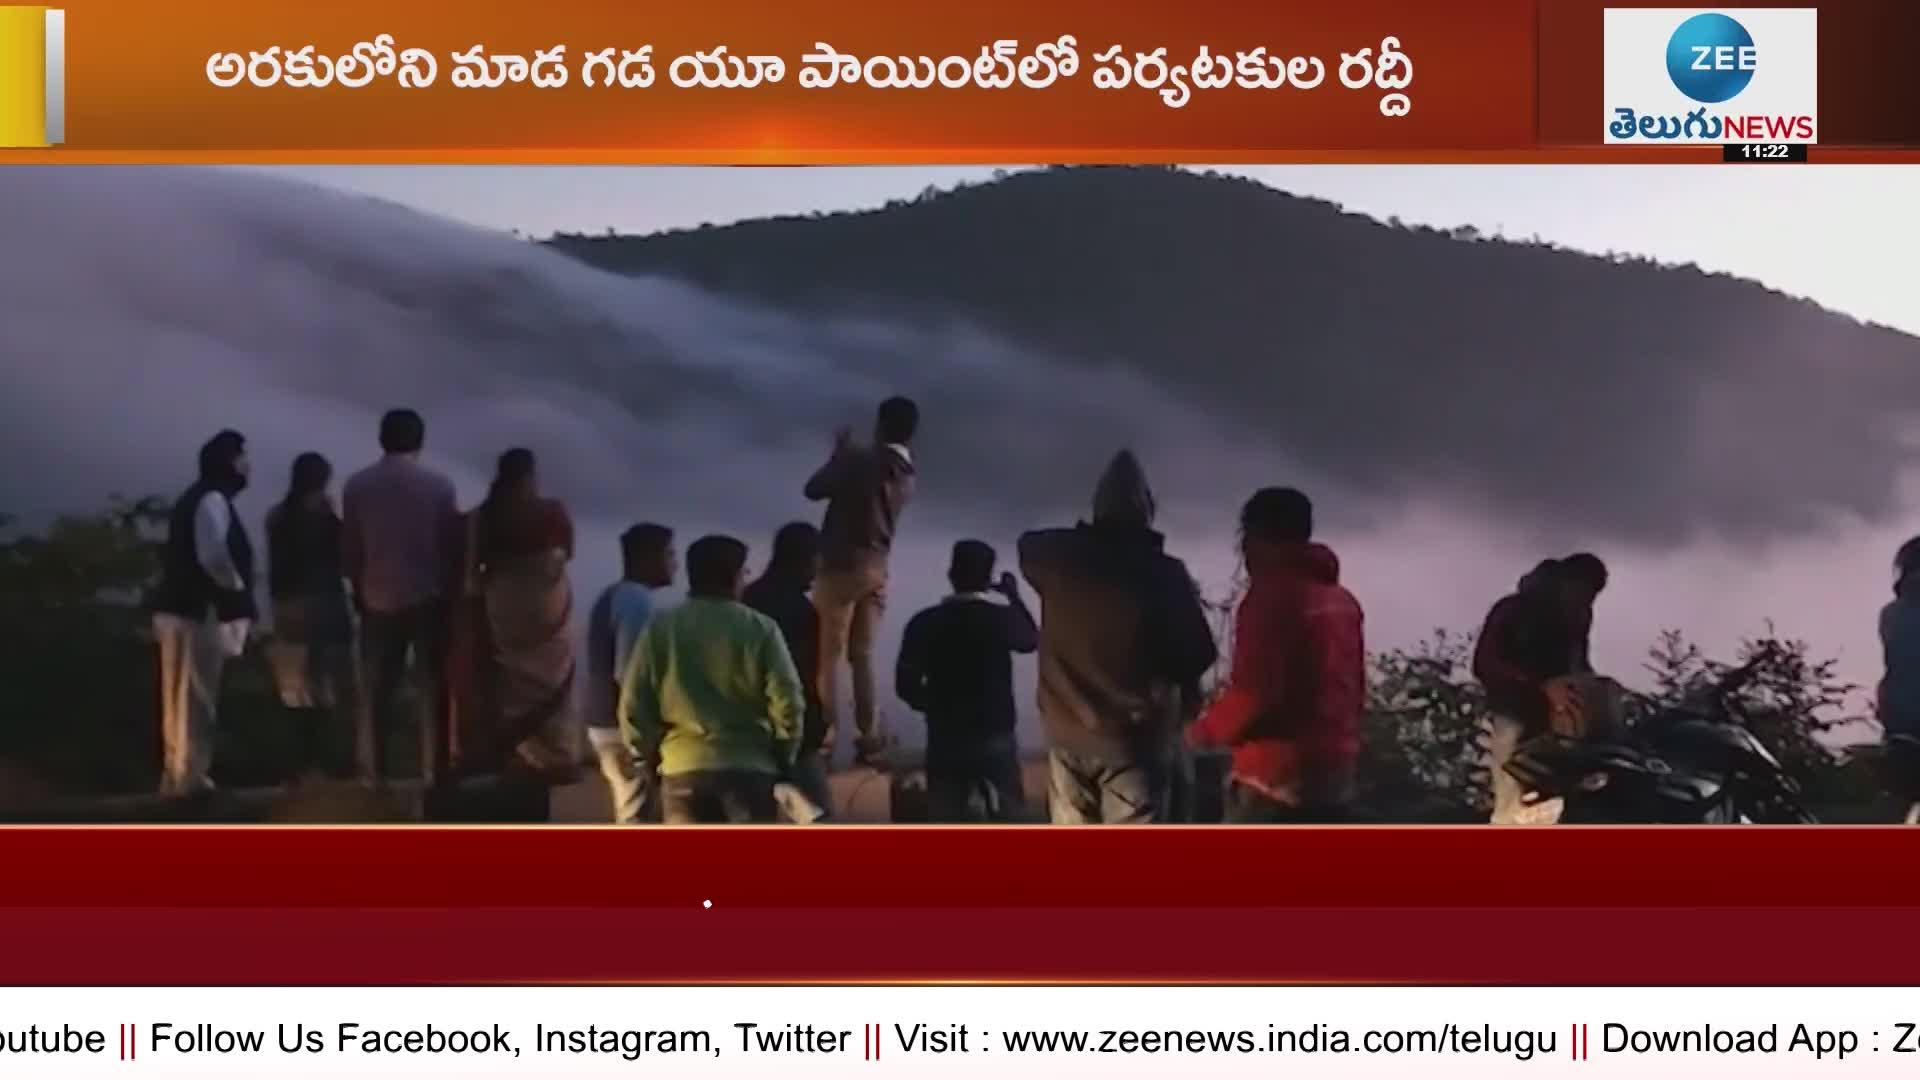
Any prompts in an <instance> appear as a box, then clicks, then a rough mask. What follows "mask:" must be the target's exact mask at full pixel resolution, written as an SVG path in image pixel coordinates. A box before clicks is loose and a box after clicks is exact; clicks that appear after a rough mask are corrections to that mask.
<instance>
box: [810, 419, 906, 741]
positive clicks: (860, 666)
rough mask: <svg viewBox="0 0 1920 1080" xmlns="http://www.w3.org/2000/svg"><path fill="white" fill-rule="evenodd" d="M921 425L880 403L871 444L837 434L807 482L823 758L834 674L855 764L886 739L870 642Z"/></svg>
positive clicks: (830, 735)
mask: <svg viewBox="0 0 1920 1080" xmlns="http://www.w3.org/2000/svg"><path fill="white" fill-rule="evenodd" d="M919 427H920V409H919V406H917V405H915V404H914V403H913V402H912V401H910V400H908V399H906V398H903V397H895V398H889V399H887V400H886V401H884V402H882V403H881V405H880V410H879V415H878V418H877V420H876V423H875V425H874V445H872V446H870V447H868V446H859V445H856V444H855V443H854V442H853V437H852V433H851V432H849V431H846V430H844V429H843V430H842V431H840V432H839V434H838V435H837V436H835V439H834V445H833V456H832V457H831V458H830V459H829V460H828V461H827V463H826V464H825V465H823V466H821V467H820V470H819V471H818V472H816V473H814V474H813V476H812V478H811V479H809V480H808V481H807V486H806V496H807V498H809V499H811V500H813V501H815V502H822V501H824V502H826V504H827V512H826V517H825V521H824V523H823V524H822V525H821V527H820V554H821V572H820V579H819V581H818V582H817V583H816V585H815V588H814V594H813V599H814V603H815V604H816V605H817V606H818V607H819V610H820V657H819V663H818V665H817V667H816V670H815V672H814V673H813V675H814V678H815V679H816V681H817V682H818V693H819V696H820V702H821V709H822V711H823V712H824V714H825V716H826V752H827V753H828V754H829V755H830V754H831V753H832V749H833V745H834V736H835V733H836V731H837V730H838V726H839V722H840V719H841V717H840V709H839V701H840V695H839V690H838V687H839V675H840V667H841V665H842V664H845V665H846V666H847V667H848V668H849V669H850V670H851V671H852V677H853V721H854V726H855V729H856V734H855V738H854V761H855V763H856V764H858V765H863V766H875V767H877V766H879V765H880V764H882V754H883V752H884V751H885V750H886V747H887V739H886V736H885V734H884V733H883V732H881V731H880V729H879V724H878V713H877V705H876V701H875V690H874V674H873V644H874V637H875V635H876V634H877V633H878V631H879V626H880V620H881V618H882V616H883V615H884V614H885V612H886V604H887V558H888V556H889V554H890V553H891V552H892V549H893V540H894V534H895V532H896V531H897V530H898V528H899V525H900V515H901V513H902V512H903V511H904V510H905V509H906V505H907V502H908V500H910V499H911V498H912V496H913V486H914V461H913V451H912V450H911V449H910V447H911V445H912V443H913V439H914V435H915V434H916V433H917V432H918V430H919Z"/></svg>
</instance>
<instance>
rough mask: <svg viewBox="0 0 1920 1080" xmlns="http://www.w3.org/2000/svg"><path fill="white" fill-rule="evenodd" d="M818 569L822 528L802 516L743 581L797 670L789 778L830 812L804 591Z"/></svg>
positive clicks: (815, 649) (809, 608) (816, 662)
mask: <svg viewBox="0 0 1920 1080" xmlns="http://www.w3.org/2000/svg"><path fill="white" fill-rule="evenodd" d="M819 570H820V530H818V529H816V528H814V527H813V526H812V525H809V524H807V523H806V522H804V521H795V522H792V523H789V524H787V525H784V526H782V527H781V528H780V531H779V532H777V533H775V534H774V537H773V555H772V556H771V557H770V558H769V559H768V560H767V569H766V571H765V572H764V573H762V574H761V575H760V577H759V579H758V580H756V581H755V582H754V583H753V584H751V585H749V586H747V591H746V593H745V595H744V599H745V601H746V605H747V606H748V607H750V608H752V609H753V610H755V611H757V612H759V613H760V614H762V615H765V616H766V617H767V618H769V619H772V620H773V621H774V623H775V625H777V626H779V627H780V635H781V636H782V637H783V638H785V639H786V642H787V652H788V653H789V654H790V655H791V656H792V657H793V665H794V667H795V668H796V669H798V670H799V671H800V673H801V682H802V683H803V684H804V686H803V693H804V695H805V697H806V705H807V711H806V718H805V720H804V721H803V722H802V724H801V731H800V749H799V754H798V756H797V757H796V759H795V761H794V764H793V770H792V772H791V773H790V774H789V779H790V780H791V781H792V783H793V785H794V786H795V787H797V788H799V789H800V793H801V794H803V795H805V796H806V797H807V799H808V800H809V801H811V802H812V803H813V805H814V807H815V808H816V809H818V810H819V811H821V813H822V815H823V816H831V810H832V806H833V790H832V788H831V787H830V786H829V784H828V782H827V762H826V756H827V754H826V741H827V724H826V714H825V712H824V710H823V709H822V708H821V705H820V690H819V683H818V681H817V680H815V679H812V678H809V677H808V676H809V674H811V673H813V672H817V671H818V670H819V666H820V612H819V609H817V608H815V607H814V605H813V599H812V597H811V596H809V595H808V594H809V593H810V592H812V590H813V584H814V580H815V578H816V577H817V576H818V574H819Z"/></svg>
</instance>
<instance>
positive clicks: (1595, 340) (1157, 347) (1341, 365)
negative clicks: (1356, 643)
mask: <svg viewBox="0 0 1920 1080" xmlns="http://www.w3.org/2000/svg"><path fill="white" fill-rule="evenodd" d="M550 243H551V245H552V246H553V247H554V248H555V249H557V250H559V251H562V252H565V253H567V254H569V255H572V256H574V257H576V258H578V259H581V260H583V261H585V262H587V263H589V264H592V265H594V266H597V267H601V268H604V269H608V270H612V271H616V272H619V273H623V274H647V275H666V276H672V277H676V278H681V279H686V280H690V281H692V282H695V283H698V284H700V285H702V286H704V287H707V288H709V289H712V290H715V291H718V292H722V293H727V294H732V295H736V296H742V297H749V298H753V299H756V300H760V301H765V302H771V303H774V304H777V305H779V306H781V307H784V308H786V309H789V310H791V311H799V312H803V313H808V312H820V313H827V312H831V313H836V314H847V313H854V314H858V313H872V314H876V315H879V314H884V315H886V316H887V317H890V318H895V319H898V318H907V319H918V320H923V321H936V322H937V321H941V320H955V319H958V320H964V321H966V322H969V323H973V324H978V325H980V326H983V327H986V328H989V329H991V330H993V331H996V332H998V333H1000V334H1003V335H1005V336H1007V337H1010V338H1012V339H1015V340H1017V341H1020V342H1023V343H1027V344H1030V345H1034V346H1039V347H1041V348H1044V349H1046V350H1049V351H1051V352H1053V353H1055V354H1058V355H1059V356H1062V357H1065V358H1069V359H1073V360H1077V361H1080V362H1083V363H1087V364H1092V365H1109V364H1112V365H1119V366H1121V367H1122V368H1124V369H1126V370H1129V371H1131V372H1134V373H1137V374H1140V375H1143V376H1145V377H1147V378H1149V379H1151V380H1153V381H1154V382H1155V383H1157V384H1159V385H1161V386H1163V387H1165V388H1166V390H1167V392H1168V393H1170V394H1172V395H1174V396H1176V397H1179V398H1181V399H1183V400H1187V401H1190V402H1192V403H1195V404H1198V405H1201V406H1203V407H1205V408H1208V409H1210V410H1219V411H1221V412H1222V414H1223V415H1228V416H1232V417H1233V418H1235V419H1237V420H1241V421H1248V422H1252V423H1253V424H1255V425H1257V426H1258V427H1259V428H1260V429H1261V430H1265V431H1271V432H1272V433H1273V436H1274V439H1275V440H1276V442H1277V443H1278V444H1279V445H1281V446H1283V447H1284V448H1286V449H1287V450H1289V451H1291V452H1294V453H1297V454H1298V455H1300V457H1301V458H1302V459H1303V460H1304V461H1306V462H1307V463H1309V464H1310V465H1312V466H1313V467H1314V468H1316V469H1318V470H1323V471H1324V472H1325V474H1326V475H1328V476H1330V477H1332V478H1333V479H1335V480H1337V481H1341V482H1344V483H1348V484H1352V485H1355V487H1356V489H1358V490H1371V491H1376V492H1382V493H1389V494H1391V493H1400V494H1407V493H1417V492H1419V491H1420V490H1421V489H1422V488H1423V487H1424V486H1430V485H1433V484H1445V485H1448V486H1450V487H1452V488H1456V489H1463V490H1465V491H1466V492H1467V493H1468V494H1470V495H1473V496H1481V497H1485V498H1487V499H1490V500H1493V501H1495V502H1497V503H1505V504H1509V505H1511V504H1515V503H1529V504H1537V503H1538V502H1541V501H1546V500H1548V499H1550V498H1551V497H1552V496H1554V495H1555V494H1556V492H1558V491H1559V489H1561V488H1562V487H1563V486H1564V485H1565V484H1567V483H1568V482H1569V480H1570V479H1573V478H1578V477H1581V476H1588V475H1591V476H1594V477H1595V478H1596V479H1597V480H1598V481H1599V482H1598V483H1596V484H1595V485H1594V490H1593V492H1592V496H1591V503H1592V506H1591V510H1592V521H1591V522H1589V523H1587V524H1604V525H1605V527H1606V528H1608V529H1609V530H1610V531H1613V532H1615V533H1618V534H1622V535H1628V536H1630V537H1633V538H1637V539H1642V540H1654V541H1664V542H1679V541H1681V540H1682V539H1683V538H1684V536H1685V535H1686V534H1687V533H1689V532H1690V531H1691V530H1693V529H1696V528H1699V527H1702V526H1709V527H1712V528H1716V529H1722V530H1726V531H1729V532H1732V533H1735V534H1741V533H1750V534H1758V535H1762V536H1764V535H1768V534H1771V533H1775V532H1798V531H1803V530H1805V529H1808V528H1813V527H1816V526H1817V525H1818V523H1819V522H1820V521H1821V520H1822V518H1823V516H1827V515H1832V514H1834V513H1842V514H1850V515H1858V516H1861V517H1866V518H1869V519H1879V518H1883V517H1884V516H1885V515H1886V514H1887V513H1888V512H1889V511H1890V510H1891V509H1892V504H1893V496H1894V483H1895V475H1896V473H1897V472H1898V470H1899V468H1900V467H1901V465H1902V463H1903V462H1905V461H1907V460H1908V459H1909V455H1910V453H1911V451H1910V450H1909V449H1908V448H1907V446H1906V445H1904V444H1903V442H1902V438H1903V436H1901V435H1900V434H1899V433H1898V432H1895V431H1892V430H1890V428H1891V427H1892V426H1893V425H1892V424H1891V423H1881V422H1879V421H1881V420H1883V419H1885V420H1889V421H1890V420H1892V419H1893V417H1892V416H1890V415H1889V413H1890V412H1892V411H1895V410H1897V411H1900V412H1902V413H1904V411H1905V410H1907V409H1910V408H1911V407H1912V406H1913V405H1915V404H1916V403H1920V342H1917V341H1916V340H1915V339H1913V338H1910V337H1907V336H1905V335H1902V334H1899V333H1896V332H1894V331H1891V330H1887V329H1884V328H1880V327H1873V326H1867V325H1863V324H1861V323H1860V322H1858V321H1857V320H1854V319H1852V318H1849V317H1847V316H1844V315H1839V314H1836V313H1833V312H1830V311H1826V310H1824V309H1822V308H1820V307H1819V306H1817V305H1815V304H1813V303H1811V302H1808V301H1805V300H1800V299H1795V298H1791V297H1787V296H1784V295H1782V294H1779V293H1777V292H1773V291H1771V290H1768V289H1766V288H1764V287H1762V286H1760V285H1757V284H1754V283H1752V282H1748V281H1743V280H1739V279H1736V278H1732V277H1729V276H1724V275H1711V274H1707V273H1703V272H1701V271H1700V270H1698V269H1697V268H1695V267H1693V266H1680V267H1671V266H1661V265H1656V264H1654V263H1652V262H1650V261H1646V260H1641V259H1633V258H1624V257H1611V258H1609V257H1600V256H1593V255H1588V254H1581V253H1575V252H1571V251H1565V250H1560V249H1556V248H1552V247H1549V246H1545V245H1541V244H1535V243H1515V242H1509V241H1504V240H1500V239H1495V238H1489V237H1484V236H1480V235H1478V234H1475V233H1473V232H1472V231H1471V230H1460V231H1456V232H1452V233H1448V232H1441V231H1437V230H1432V229H1424V228H1405V227H1399V226H1398V225H1397V224H1383V223H1380V222H1377V221H1375V220H1373V219H1371V218H1368V217H1365V216H1362V215H1358V214H1350V213H1346V212H1343V211H1342V210H1341V209H1339V208H1338V207H1336V206H1334V205H1332V204H1329V203H1326V202H1321V201H1316V200H1309V199H1302V198H1297V197H1293V196H1290V195H1287V194H1284V193H1282V192H1279V191H1276V190H1274V189H1271V188H1268V187H1266V186H1264V185H1261V184H1258V183H1255V182H1253V181H1250V180H1245V179H1239V178H1228V177H1224V176H1215V175H1205V174H1198V173H1193V172H1188V171H1181V170H1171V169H1164V168H1075V169H1049V170H1042V171H1035V172H1023V173H1016V174H1013V175H1011V176H1006V177H1004V178H1002V179H1000V180H998V181H996V182H994V183H990V184H984V185H977V186H971V187H964V188H961V189H958V190H955V191H952V192H944V193H939V192H931V191H930V192H928V193H927V194H925V195H923V196H922V197H921V198H920V199H918V200H915V201H913V202H909V203H898V202H897V203H894V204H891V205H889V206H888V207H886V208H884V209H880V210H874V211H869V212H861V213H843V214H830V215H814V216H810V217H795V218H782V219H772V220H764V221H754V222H748V223H742V224H739V225H734V226H729V227H724V228H702V229H699V230H691V231H682V232H674V233H667V234H661V235H657V236H650V237H618V236H608V237H588V236H568V235H563V236H558V237H555V238H553V239H552V240H551V241H550ZM1840 255H1844V253H1842V252H1831V253H1812V252H1810V253H1809V257H1810V258H1812V257H1836V256H1840ZM905 359H910V358H905ZM1596 470H1597V471H1596ZM1782 492H1788V493H1792V497H1790V498H1784V499H1783V498H1781V497H1780V493H1782Z"/></svg>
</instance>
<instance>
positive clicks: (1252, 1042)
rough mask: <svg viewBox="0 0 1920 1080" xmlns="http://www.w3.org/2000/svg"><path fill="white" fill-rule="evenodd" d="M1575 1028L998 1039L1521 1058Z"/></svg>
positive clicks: (1014, 1047) (1044, 1047) (1048, 1044)
mask: <svg viewBox="0 0 1920 1080" xmlns="http://www.w3.org/2000/svg"><path fill="white" fill-rule="evenodd" d="M1576 1037H1577V1036H1576V1034H1575V1032H1574V1030H1573V1029H1569V1030H1567V1031H1559V1032H1555V1031H1541V1030H1534V1029H1529V1028H1502V1027H1496V1026H1493V1025H1490V1024H1480V1025H1463V1024H1455V1023H1447V1024H1437V1025H1435V1026H1433V1027H1428V1028H1390V1029H1365V1030H1357V1031H1355V1030H1348V1029H1344V1028H1335V1027H1332V1026H1329V1025H1327V1024H1314V1025H1312V1026H1310V1027H1282V1026H1279V1025H1273V1026H1269V1027H1267V1028H1265V1029H1264V1030H1255V1029H1250V1028H1241V1029H1223V1030H1124V1029H1105V1030H1082V1031H1073V1030H1057V1029H1056V1030H1043V1029H1032V1030H1011V1031H1003V1032H1000V1033H999V1036H998V1039H997V1040H996V1041H997V1042H998V1043H999V1044H1000V1045H999V1046H998V1047H997V1048H998V1049H1003V1050H1007V1051H1010V1052H1012V1053H1017V1054H1164V1053H1176V1054H1179V1053H1185V1054H1208V1053H1211V1054H1496V1055H1500V1056H1503V1057H1512V1058H1515V1059H1517V1060H1520V1061H1531V1060H1532V1059H1534V1058H1535V1057H1539V1056H1542V1055H1551V1054H1557V1053H1565V1052H1566V1051H1567V1047H1568V1045H1569V1042H1570V1040H1572V1039H1574V1038H1576Z"/></svg>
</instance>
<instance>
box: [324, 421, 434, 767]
mask: <svg viewBox="0 0 1920 1080" xmlns="http://www.w3.org/2000/svg"><path fill="white" fill-rule="evenodd" d="M426 438H427V427H426V422H425V421H423V420H422V419H421V418H420V414H419V413H417V412H414V411H413V410H411V409H396V410H394V411H392V412H389V413H388V414H386V416H385V417H383V418H382V419H381V421H380V448H381V450H382V451H383V452H384V455H385V456H383V457H382V458H381V459H380V461H378V462H377V463H375V464H373V465H371V466H368V467H367V468H365V469H362V470H361V471H360V472H358V473H355V474H354V475H353V477H352V478H351V479H349V480H348V481H347V484H346V488H345V490H344V492H343V493H342V499H341V510H342V541H343V548H344V552H345V555H346V564H347V577H348V579H349V580H350V581H351V582H352V583H353V596H354V601H355V603H356V604H357V605H358V607H359V609H360V617H361V625H360V661H361V670H362V677H361V687H362V694H361V703H360V718H359V720H360V722H359V739H358V742H359V752H358V755H357V756H358V758H359V769H360V774H361V777H362V779H364V780H366V781H367V782H369V783H371V784H373V785H375V786H380V785H383V784H384V783H385V782H386V780H387V779H388V772H389V769H388V761H387V753H388V748H389V746H390V745H391V743H392V735H393V730H394V728H395V727H396V726H398V725H399V723H400V718H399V716H398V715H397V712H398V698H399V697H400V694H401V690H402V682H403V680H404V678H405V676H406V672H407V666H408V662H409V660H411V662H412V665H413V670H414V673H415V677H416V683H417V685H418V695H419V696H418V700H417V703H416V709H415V713H416V717H417V724H418V728H419V736H418V737H419V740H420V755H421V761H420V768H421V775H422V779H424V780H426V781H427V782H428V783H429V784H431V783H433V782H434V781H435V780H436V779H437V778H439V776H440V775H441V773H442V772H443V771H444V769H445V765H446V758H447V734H446V732H445V730H444V727H445V725H444V718H445V711H446V707H445V688H444V687H443V686H442V685H441V675H442V667H443V659H444V657H443V653H444V645H445V629H446V613H445V610H444V597H443V593H444V591H445V585H446V576H447V574H446V568H447V566H448V564H449V562H450V561H451V559H450V552H451V550H452V549H453V546H454V543H453V541H454V536H453V533H454V531H455V529H456V527H457V525H456V523H457V521H458V520H459V505H458V502H457V501H456V497H455V494H454V489H453V483H452V482H451V481H450V480H448V479H447V478H446V477H445V476H443V475H441V474H440V473H438V472H435V471H434V470H432V469H429V468H427V467H426V466H424V465H422V464H421V463H420V454H421V451H422V450H423V449H425V447H426Z"/></svg>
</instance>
